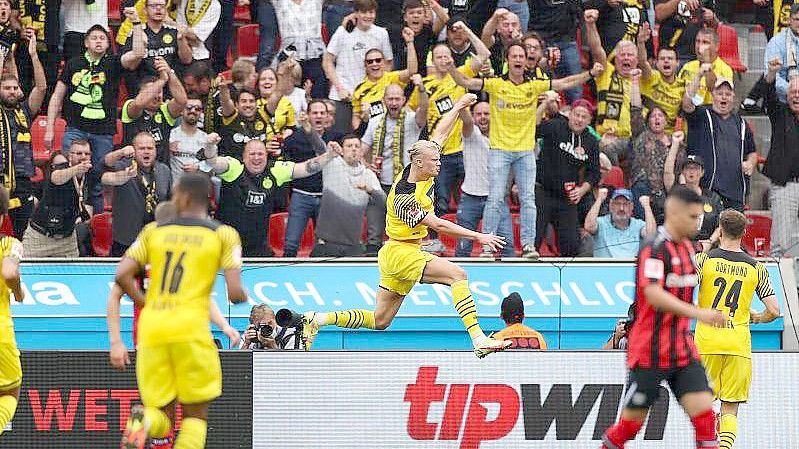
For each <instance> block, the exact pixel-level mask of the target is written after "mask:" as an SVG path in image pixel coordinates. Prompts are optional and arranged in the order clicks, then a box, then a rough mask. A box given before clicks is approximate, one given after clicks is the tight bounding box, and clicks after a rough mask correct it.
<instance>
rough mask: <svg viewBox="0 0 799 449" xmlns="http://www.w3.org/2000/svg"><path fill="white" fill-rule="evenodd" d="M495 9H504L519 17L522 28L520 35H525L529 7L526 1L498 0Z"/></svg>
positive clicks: (528, 19)
mask: <svg viewBox="0 0 799 449" xmlns="http://www.w3.org/2000/svg"><path fill="white" fill-rule="evenodd" d="M497 8H505V9H507V10H508V11H510V12H512V13H514V14H516V15H517V16H519V23H520V24H521V26H522V34H524V33H527V24H528V23H529V22H530V5H528V4H527V0H522V1H521V2H517V1H516V0H499V2H498V3H497Z"/></svg>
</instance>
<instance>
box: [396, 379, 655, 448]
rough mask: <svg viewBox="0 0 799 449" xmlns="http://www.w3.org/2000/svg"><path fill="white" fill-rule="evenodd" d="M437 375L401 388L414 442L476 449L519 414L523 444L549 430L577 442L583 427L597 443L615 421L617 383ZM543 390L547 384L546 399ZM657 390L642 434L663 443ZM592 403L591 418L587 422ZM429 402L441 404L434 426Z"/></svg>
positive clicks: (620, 391) (619, 390) (515, 421)
mask: <svg viewBox="0 0 799 449" xmlns="http://www.w3.org/2000/svg"><path fill="white" fill-rule="evenodd" d="M438 370H439V367H437V366H421V367H419V369H418V372H417V375H416V381H415V382H414V383H412V384H409V385H407V387H406V388H405V398H404V402H408V403H410V409H409V411H408V421H407V432H408V436H410V437H411V438H412V439H414V440H426V441H431V440H436V441H459V442H460V444H459V446H458V447H459V449H479V447H480V444H481V443H482V442H484V441H494V440H500V439H502V438H504V437H506V436H508V435H509V434H510V433H511V432H512V431H513V430H514V428H515V427H516V426H517V425H518V422H519V416H520V415H521V417H522V425H523V426H524V439H525V440H529V441H543V440H544V439H546V438H547V434H548V433H549V430H550V428H551V427H552V426H553V425H554V426H555V429H554V436H555V439H556V440H572V441H574V440H577V439H578V438H580V437H581V435H580V433H581V431H582V430H583V428H584V427H586V426H587V427H588V429H590V435H591V439H592V440H600V439H601V438H602V435H603V433H604V432H605V430H606V429H607V428H608V427H610V426H611V425H612V424H613V423H614V421H615V420H616V416H617V413H618V410H619V405H620V402H621V399H622V395H623V393H624V386H623V385H622V384H585V385H581V386H578V385H574V386H573V385H572V384H568V383H564V384H535V383H531V384H521V385H505V384H473V385H470V384H439V383H436V377H437V376H438ZM543 385H550V386H549V390H548V392H547V393H546V396H544V388H542V386H543ZM661 389H662V390H663V391H661V394H660V399H659V400H658V401H657V402H656V403H655V405H654V406H653V407H652V409H651V412H650V415H649V420H648V421H647V426H646V430H645V431H644V432H643V435H644V439H645V440H662V439H663V434H664V431H665V425H666V420H667V419H668V413H669V394H668V392H667V391H665V389H664V388H663V387H661ZM574 394H576V395H577V398H576V399H574ZM597 402H598V403H599V404H598V411H597V413H596V417H595V419H594V420H593V422H590V421H589V420H588V418H589V415H591V411H592V410H593V409H594V408H595V407H596V406H597ZM434 403H443V410H444V411H443V416H442V418H441V421H440V422H429V420H430V407H431V405H432V404H434ZM489 404H493V406H491V407H490V409H489V408H488V407H486V405H489ZM489 411H491V412H492V413H489ZM489 416H490V417H491V419H489ZM586 438H587V436H582V438H580V439H582V440H585V439H586Z"/></svg>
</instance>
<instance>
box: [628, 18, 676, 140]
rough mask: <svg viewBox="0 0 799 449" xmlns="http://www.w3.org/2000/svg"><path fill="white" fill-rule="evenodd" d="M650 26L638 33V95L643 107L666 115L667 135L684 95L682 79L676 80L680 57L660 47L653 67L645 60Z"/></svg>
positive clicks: (666, 48)
mask: <svg viewBox="0 0 799 449" xmlns="http://www.w3.org/2000/svg"><path fill="white" fill-rule="evenodd" d="M651 34H652V33H651V31H650V29H649V25H644V26H643V27H642V28H641V32H640V33H638V67H639V68H640V69H641V95H642V96H643V100H644V106H646V107H647V108H648V109H651V107H652V106H658V107H660V109H662V110H663V112H665V113H666V117H667V118H668V123H667V125H666V132H668V133H671V132H672V131H674V122H675V120H677V115H678V114H679V113H680V106H681V105H682V96H683V95H684V94H685V80H683V79H680V78H677V66H678V65H679V62H680V58H679V55H678V54H677V50H675V49H674V48H673V47H660V48H659V49H658V53H657V60H656V61H655V67H656V68H657V69H653V68H652V65H650V64H649V59H648V58H647V57H646V42H647V41H648V40H649V36H650V35H651Z"/></svg>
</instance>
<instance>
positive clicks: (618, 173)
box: [603, 165, 624, 189]
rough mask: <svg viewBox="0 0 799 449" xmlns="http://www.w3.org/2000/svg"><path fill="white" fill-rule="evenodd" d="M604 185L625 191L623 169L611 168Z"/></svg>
mask: <svg viewBox="0 0 799 449" xmlns="http://www.w3.org/2000/svg"><path fill="white" fill-rule="evenodd" d="M603 184H606V185H609V186H613V187H615V188H617V189H623V188H624V171H622V169H621V167H619V166H615V165H614V166H613V167H611V169H610V171H608V174H607V175H605V180H604V182H603Z"/></svg>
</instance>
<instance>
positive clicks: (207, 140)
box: [169, 95, 220, 182]
mask: <svg viewBox="0 0 799 449" xmlns="http://www.w3.org/2000/svg"><path fill="white" fill-rule="evenodd" d="M202 110H203V103H202V101H200V99H199V98H198V97H197V96H196V95H190V96H189V99H188V100H187V102H186V109H184V110H183V116H182V120H181V121H180V125H179V126H177V127H175V128H174V129H172V132H171V133H170V134H169V152H170V159H169V168H170V169H171V170H172V180H173V181H175V182H177V181H178V179H179V178H180V176H181V175H182V174H183V173H196V172H197V171H201V172H204V173H208V172H210V171H211V170H212V169H213V168H212V167H210V166H209V165H208V164H207V163H205V162H204V160H205V158H206V157H207V155H206V152H205V151H204V149H205V147H206V145H209V144H212V145H216V144H217V143H218V142H219V139H220V138H219V135H218V134H217V133H210V134H207V133H206V132H205V131H203V130H201V129H199V128H198V123H199V120H200V114H201V113H202Z"/></svg>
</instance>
